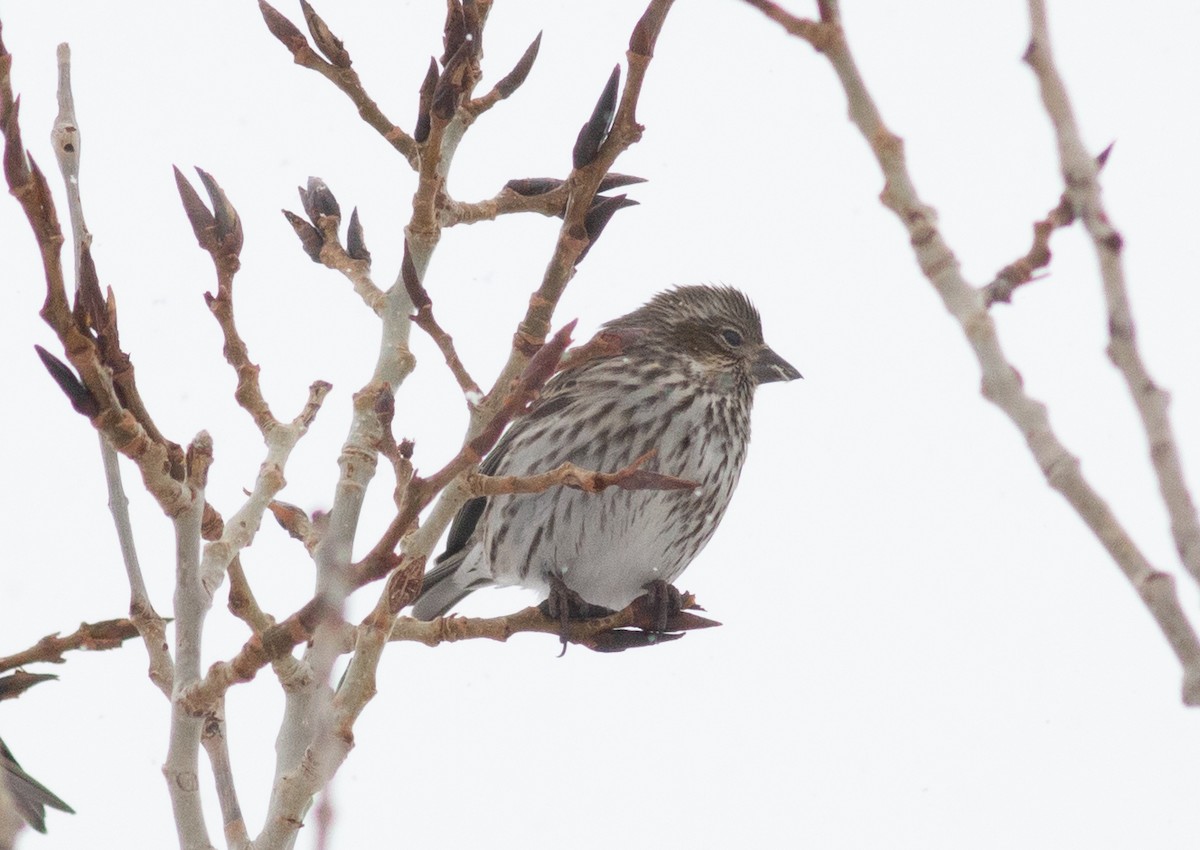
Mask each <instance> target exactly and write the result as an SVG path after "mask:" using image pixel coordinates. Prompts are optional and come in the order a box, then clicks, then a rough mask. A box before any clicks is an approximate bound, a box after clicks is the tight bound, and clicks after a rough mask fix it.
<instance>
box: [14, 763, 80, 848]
mask: <svg viewBox="0 0 1200 850" xmlns="http://www.w3.org/2000/svg"><path fill="white" fill-rule="evenodd" d="M0 768H2V769H3V775H0V782H6V783H7V784H8V790H9V793H10V794H11V795H12V800H13V803H14V804H15V805H16V807H17V811H18V812H20V813H21V816H22V817H24V818H25V822H26V823H27V824H29V825H30V827H32V828H33V829H35V830H37V831H38V832H45V831H46V806H50V807H51V808H54V809H58V810H59V811H60V812H67V813H68V814H72V815H73V814H75V810H74V809H72V808H71V807H70V806H68V805H67V804H66V803H64V802H63V801H62V800H60V799H58V797H57V796H56V795H55V794H54V792H52V791H51V790H50V789H49V788H47V787H46V786H45V785H43V784H42V783H40V782H38V781H37V780H36V779H34V778H33V777H32V776H30V775H29V774H28V773H26V772H25V771H24V770H22V769H21V765H19V764H17V760H16V759H14V758H13V754H12V752H11V751H10V750H9V749H8V747H6V746H4V742H3V741H0Z"/></svg>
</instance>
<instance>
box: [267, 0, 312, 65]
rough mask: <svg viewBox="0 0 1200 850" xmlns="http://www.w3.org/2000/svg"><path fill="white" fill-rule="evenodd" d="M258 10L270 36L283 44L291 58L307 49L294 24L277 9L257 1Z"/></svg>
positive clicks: (302, 34)
mask: <svg viewBox="0 0 1200 850" xmlns="http://www.w3.org/2000/svg"><path fill="white" fill-rule="evenodd" d="M258 10H259V11H260V12H261V13H262V16H263V20H264V21H266V24H267V29H269V30H270V31H271V35H273V36H275V37H276V38H277V39H279V40H280V41H281V42H283V46H284V47H286V48H287V49H288V50H289V51H290V52H291V54H292V55H293V56H295V55H296V54H298V53H299V52H300V51H301V50H303V49H304V48H306V47H308V39H306V38H305V37H304V33H302V32H300V29H299V28H298V27H297V26H296V25H295V24H293V23H292V22H291V21H289V20H288V19H287V18H286V17H284V16H283V15H282V14H281V13H280V12H279V10H278V9H276V8H275V7H274V6H272V5H271V4H270V3H267V2H266V0H258Z"/></svg>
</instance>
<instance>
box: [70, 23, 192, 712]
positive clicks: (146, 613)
mask: <svg viewBox="0 0 1200 850" xmlns="http://www.w3.org/2000/svg"><path fill="white" fill-rule="evenodd" d="M50 138H51V142H52V143H53V144H54V152H55V155H56V157H57V159H58V168H59V171H60V172H61V173H62V177H63V185H64V187H65V188H66V192H67V209H68V211H69V215H70V219H71V233H72V236H73V238H72V244H73V245H74V248H75V282H76V292H75V298H76V301H77V302H78V300H79V298H80V293H79V287H80V284H81V283H82V281H83V278H84V275H83V274H82V273H81V269H82V268H83V266H84V263H85V262H86V263H87V266H88V269H89V272H90V277H91V279H92V281H93V282H94V278H95V274H94V270H95V269H94V265H92V263H91V259H90V257H86V258H85V255H86V254H87V252H88V248H89V246H90V245H91V242H92V234H91V233H90V232H89V231H88V229H87V224H86V222H85V220H84V215H83V200H82V197H81V194H80V191H81V190H80V172H79V163H80V155H81V153H82V144H83V137H82V133H81V132H80V129H79V123H78V119H77V118H76V116H75V98H74V94H73V93H72V91H71V48H70V46H69V45H67V44H60V45H59V46H58V116H57V117H56V118H55V119H54V129H53V131H52V132H51V134H50ZM97 291H98V288H97ZM109 302H110V305H111V304H112V303H113V302H112V296H111V294H110V299H109ZM108 318H109V319H110V320H111V322H112V325H113V328H112V330H111V334H112V335H113V336H115V332H116V327H115V326H116V315H115V308H110V311H109V313H108ZM113 344H114V347H115V339H114V340H113ZM122 360H123V361H124V366H125V368H124V369H123V370H121V374H122V375H123V376H124V377H125V380H124V381H122V386H124V387H125V390H126V398H127V401H128V399H129V398H131V397H132V398H137V399H138V402H137V403H138V405H139V406H140V397H138V396H137V395H136V390H135V389H133V388H134V387H135V384H134V381H133V367H132V364H130V363H129V360H128V358H122ZM114 380H120V379H119V378H117V377H116V376H115V375H114ZM139 421H142V422H144V423H145V422H148V421H149V416H148V415H147V416H145V417H144V418H143V419H141V420H139ZM151 427H153V426H151ZM96 436H97V439H98V442H99V444H100V460H101V465H102V466H103V468H104V478H105V483H106V484H107V489H108V508H109V512H110V513H111V514H112V518H113V524H114V526H115V528H116V532H117V542H118V545H119V546H120V549H121V560H122V563H123V564H124V565H125V575H126V578H127V580H128V582H129V614H130V617H131V618H132V620H133V622H134V623H135V624H136V625H137V627H138V632H139V634H140V635H141V637H142V642H143V644H144V646H145V647H146V654H147V655H148V656H149V658H150V670H149V675H150V680H151V681H152V682H154V684H155V685H157V686H158V688H159V690H161V691H162V692H163V694H164V695H167V696H169V695H170V692H171V680H172V677H173V675H174V673H173V662H172V660H171V656H170V653H169V652H168V651H167V649H166V646H167V642H166V639H165V633H166V629H165V625H166V624H165V622H164V620H163V618H162V617H160V616H159V614H158V612H157V611H155V610H154V605H153V603H152V602H151V601H150V594H149V592H148V591H147V589H146V582H145V580H144V579H143V578H142V569H141V565H140V563H139V562H138V555H137V546H136V544H135V542H134V536H133V521H132V519H131V518H130V516H129V498H128V496H126V495H125V487H124V484H123V483H122V480H121V468H120V465H119V464H118V463H117V453H116V450H115V449H113V447H112V446H111V445H110V444H109V443H108V441H107V440H106V439H105V438H104V435H103V434H97V435H96ZM160 441H161V440H160ZM164 442H165V441H164Z"/></svg>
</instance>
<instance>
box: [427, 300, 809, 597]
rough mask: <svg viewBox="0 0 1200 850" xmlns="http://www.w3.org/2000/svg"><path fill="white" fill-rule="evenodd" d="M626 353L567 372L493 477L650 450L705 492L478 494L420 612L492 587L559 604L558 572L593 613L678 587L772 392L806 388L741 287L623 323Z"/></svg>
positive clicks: (488, 468) (502, 444) (641, 312)
mask: <svg viewBox="0 0 1200 850" xmlns="http://www.w3.org/2000/svg"><path fill="white" fill-rule="evenodd" d="M603 330H607V331H615V332H617V333H618V334H622V335H623V338H627V339H628V340H629V342H628V343H627V344H626V345H625V346H624V350H623V351H622V352H621V353H620V354H617V355H614V356H610V357H599V358H594V359H588V360H585V361H583V362H581V363H579V364H578V365H577V366H573V367H569V368H566V369H564V370H563V371H561V372H560V373H559V374H557V375H556V376H555V377H554V378H553V379H551V380H550V382H549V383H548V384H547V385H546V387H545V389H544V391H543V392H542V394H541V396H540V397H539V398H538V400H537V401H536V402H534V404H533V405H532V407H531V408H530V410H529V412H528V413H526V414H525V415H524V416H523V417H521V418H519V419H517V420H516V421H515V422H514V423H513V424H512V426H511V427H510V428H509V429H508V431H507V432H505V434H504V436H503V437H502V438H501V439H500V441H499V442H498V443H497V444H496V446H495V448H494V449H493V450H492V451H491V452H490V453H489V454H488V456H487V457H486V458H485V459H484V461H483V463H482V465H481V466H480V470H481V471H482V472H484V473H486V474H488V475H497V476H509V475H530V474H534V473H539V472H545V471H546V470H549V469H552V468H554V467H556V466H558V465H559V464H561V463H563V462H564V461H570V462H571V463H574V464H576V465H578V466H581V467H584V468H586V469H593V470H600V471H605V472H613V471H616V470H620V469H624V468H625V467H627V466H628V465H629V464H630V463H632V462H633V461H634V459H635V458H638V457H640V456H642V455H643V454H645V453H646V452H649V451H651V450H654V452H655V454H654V456H653V457H652V459H651V460H649V461H648V462H647V464H646V467H645V468H646V469H649V470H653V471H656V472H660V473H663V474H666V475H670V476H674V477H676V478H682V479H685V480H688V481H694V482H696V483H697V484H698V486H697V487H696V488H695V489H682V490H622V489H617V488H615V487H610V488H608V489H606V490H604V491H602V492H599V493H585V492H581V491H578V490H573V489H567V488H565V487H555V488H552V489H551V490H548V491H546V492H542V493H536V494H524V495H501V496H492V497H488V498H476V499H473V500H471V501H470V502H468V503H467V504H466V505H464V506H463V508H462V510H461V511H460V512H459V514H458V516H457V517H456V518H455V520H454V522H453V524H452V525H451V527H450V534H449V537H448V539H447V544H446V551H445V552H444V553H443V554H442V555H441V556H440V557H439V558H438V560H437V564H436V566H435V567H434V568H433V569H432V570H431V571H430V572H429V573H428V574H427V575H426V576H425V580H424V586H423V589H422V591H421V596H420V597H419V598H418V600H417V602H416V604H415V607H414V608H413V615H414V616H415V617H417V618H419V619H423V620H429V619H433V618H434V617H437V616H439V615H442V614H445V613H446V612H447V611H449V610H450V609H451V608H452V607H453V606H454V605H455V604H457V603H458V602H459V600H461V599H462V598H463V597H464V596H466V595H467V594H468V593H471V592H472V591H474V590H476V589H478V588H480V587H484V586H487V585H522V586H524V587H528V588H532V589H535V590H539V591H542V592H544V593H548V592H549V591H550V589H551V586H552V584H554V583H555V577H558V578H561V580H562V582H563V583H565V586H566V588H568V589H569V590H571V591H574V592H575V593H577V594H579V596H580V597H582V599H583V600H584V601H586V602H588V603H591V604H593V605H600V606H604V607H607V608H613V609H619V608H623V607H625V606H626V605H628V604H629V603H630V602H632V601H633V600H634V599H635V598H636V597H638V596H639V595H641V594H642V593H643V592H644V591H645V589H646V588H647V587H648V586H650V585H652V584H656V583H657V584H658V585H659V586H660V587H661V586H663V585H662V584H661V583H670V582H672V581H674V580H675V578H677V577H678V576H679V574H680V573H682V572H683V570H684V569H685V568H686V567H687V565H688V564H689V563H690V562H691V561H692V559H693V558H695V557H696V555H697V553H698V552H699V551H700V550H701V549H702V548H704V545H705V544H706V543H707V542H708V541H709V539H710V538H711V537H712V535H713V532H714V531H716V529H717V526H718V525H719V524H720V522H721V517H722V516H723V515H724V513H725V509H726V508H727V507H728V506H729V499H730V497H731V496H732V495H733V490H734V487H735V486H736V485H737V482H738V477H739V476H740V474H741V471H742V463H743V462H744V461H745V459H746V447H747V444H748V442H749V439H750V407H751V404H752V402H753V401H754V391H755V389H756V388H757V387H758V386H759V385H760V384H765V383H771V382H774V381H791V380H794V379H796V378H799V377H800V373H799V372H797V371H796V369H795V368H793V367H792V366H791V365H790V364H788V363H787V362H786V361H785V360H783V359H782V358H781V357H780V356H779V355H778V354H776V353H775V352H774V351H772V350H771V349H770V348H769V347H768V346H767V345H766V343H765V342H763V335H762V324H761V321H760V319H759V315H758V311H757V310H756V309H755V308H754V306H753V305H752V304H751V303H750V301H749V299H748V298H747V297H746V296H745V295H743V294H742V293H741V292H739V291H738V290H736V289H733V288H730V287H715V286H682V287H678V288H676V289H672V290H669V291H667V292H663V293H660V294H658V295H656V296H655V297H654V298H652V299H651V300H650V301H649V302H648V303H647V304H645V305H644V306H643V307H640V308H639V309H637V310H634V311H633V312H632V313H629V314H627V315H624V316H621V317H620V318H618V319H613V320H612V321H610V322H608V323H607V324H605V325H604V328H603Z"/></svg>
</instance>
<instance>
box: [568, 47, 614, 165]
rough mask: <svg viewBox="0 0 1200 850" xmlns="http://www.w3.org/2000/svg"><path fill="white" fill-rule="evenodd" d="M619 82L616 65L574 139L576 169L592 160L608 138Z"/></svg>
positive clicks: (573, 159)
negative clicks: (590, 113) (589, 115)
mask: <svg viewBox="0 0 1200 850" xmlns="http://www.w3.org/2000/svg"><path fill="white" fill-rule="evenodd" d="M620 82H621V66H620V65H617V66H615V67H614V68H613V71H612V74H610V75H609V77H608V82H607V83H605V84H604V91H602V92H601V93H600V99H599V100H597V101H596V106H595V108H594V109H593V110H592V115H591V117H590V118H588V120H587V123H586V124H584V125H583V127H581V128H580V130H579V136H578V137H577V138H576V139H575V148H574V150H573V151H572V161H573V162H574V164H575V167H576V168H583V167H584V166H586V165H588V164H589V163H590V162H591V161H592V160H594V159H595V158H596V154H597V153H599V152H600V146H601V145H603V144H604V140H605V139H606V138H608V131H609V130H610V129H612V122H613V118H614V117H615V116H616V114H617V86H618V85H619V84H620Z"/></svg>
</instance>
